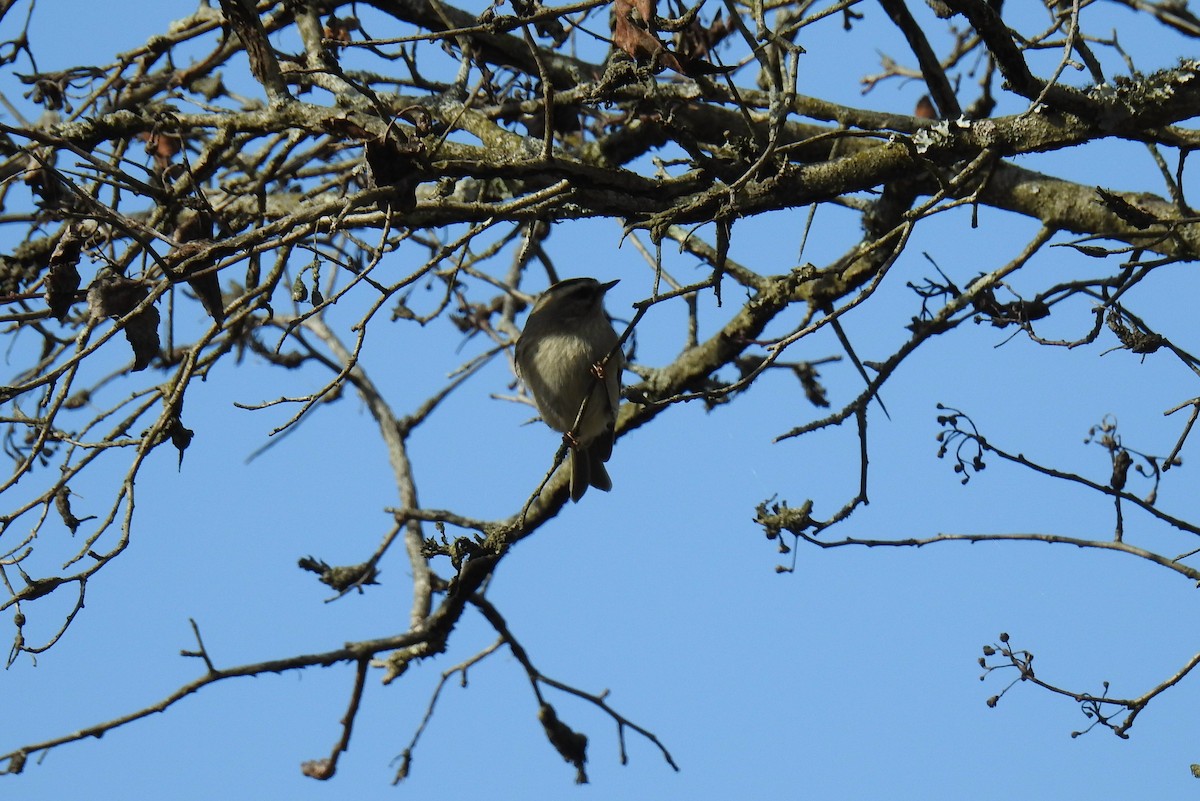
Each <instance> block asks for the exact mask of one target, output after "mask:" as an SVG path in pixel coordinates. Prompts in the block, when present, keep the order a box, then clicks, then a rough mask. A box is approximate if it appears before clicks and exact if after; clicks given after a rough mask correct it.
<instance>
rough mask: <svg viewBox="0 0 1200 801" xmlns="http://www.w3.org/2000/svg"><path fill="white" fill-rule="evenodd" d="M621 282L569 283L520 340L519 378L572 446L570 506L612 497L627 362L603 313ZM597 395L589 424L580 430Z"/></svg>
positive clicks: (553, 292)
mask: <svg viewBox="0 0 1200 801" xmlns="http://www.w3.org/2000/svg"><path fill="white" fill-rule="evenodd" d="M616 283H617V282H616V281H610V282H608V283H607V284H602V283H600V282H599V281H597V280H596V279H594V278H569V279H567V280H566V281H559V282H558V283H557V284H554V285H553V286H552V287H550V288H549V289H547V290H546V291H545V292H543V293H542V294H541V295H540V296H539V297H538V299H537V302H536V303H535V304H534V305H533V311H531V312H530V313H529V319H528V320H526V321H525V330H524V331H522V332H521V336H520V337H519V338H518V339H517V347H516V358H517V370H518V372H519V373H520V374H521V378H522V379H523V380H524V381H525V385H526V386H527V387H529V391H530V392H532V393H533V400H534V402H535V403H536V404H537V408H538V411H539V412H541V415H542V419H543V420H545V421H546V425H548V426H550V427H551V428H553V429H554V430H555V431H561V432H563V434H565V435H567V436H566V437H565V439H566V440H567V442H568V444H570V445H571V500H573V501H578V500H579V499H580V498H582V497H583V493H585V492H587V488H588V486H593V487H595V488H597V489H601V490H604V491H605V492H608V491H609V490H610V489H612V479H610V478H609V477H608V471H607V470H605V469H604V463H605V462H607V461H608V457H609V456H611V455H612V447H613V427H614V425H615V424H616V422H617V404H618V403H619V402H620V399H621V371H622V370H623V369H624V365H625V358H624V356H623V355H622V354H621V351H620V349H619V348H618V349H616V351H615V352H614V353H613V355H612V358H611V359H609V360H608V362H607V363H606V364H605V363H604V359H605V357H606V356H608V354H609V352H610V351H613V349H614V348H616V345H617V332H616V331H614V330H613V327H612V323H610V322H609V321H608V315H607V314H605V313H604V293H606V292H608V290H610V289H612V288H613V287H614V286H615V285H616ZM588 393H591V399H590V400H589V401H588V403H587V409H586V410H585V411H584V414H583V419H582V420H580V421H579V425H578V426H576V425H575V419H576V418H577V417H579V410H580V408H581V407H582V406H583V400H584V398H585V397H586V396H587V395H588Z"/></svg>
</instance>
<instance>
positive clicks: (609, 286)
mask: <svg viewBox="0 0 1200 801" xmlns="http://www.w3.org/2000/svg"><path fill="white" fill-rule="evenodd" d="M619 283H621V279H620V278H618V279H616V280H614V281H609V282H608V283H607V284H601V285H600V288H601V289H603V290H604V291H605V292H607V291H608V290H610V289H612V288H613V287H614V286H616V285H617V284H619Z"/></svg>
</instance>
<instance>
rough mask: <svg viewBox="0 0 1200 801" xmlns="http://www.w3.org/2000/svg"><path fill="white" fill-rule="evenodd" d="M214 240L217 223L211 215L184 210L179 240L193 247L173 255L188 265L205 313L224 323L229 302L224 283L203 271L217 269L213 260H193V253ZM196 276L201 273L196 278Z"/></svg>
mask: <svg viewBox="0 0 1200 801" xmlns="http://www.w3.org/2000/svg"><path fill="white" fill-rule="evenodd" d="M212 238H213V220H212V217H211V216H210V215H209V214H207V213H205V212H201V211H192V210H187V211H184V212H183V213H181V214H180V215H179V222H178V224H177V225H176V226H175V239H176V241H178V242H182V243H186V244H187V245H190V247H180V248H177V249H176V250H175V251H174V253H173V254H172V256H173V258H174V260H175V261H177V262H183V263H185V264H186V267H184V270H183V274H184V276H185V279H186V280H187V283H188V286H190V287H191V288H192V291H193V292H195V293H196V297H198V298H199V299H200V304H201V305H202V306H204V310H205V311H206V312H208V315H209V316H210V317H212V318H213V319H214V320H216V321H217V323H223V322H225V299H224V298H223V297H222V296H221V280H220V278H218V277H217V273H216V272H215V271H208V272H203V271H206V270H209V268H210V267H212V266H213V264H212V261H211V260H204V261H200V260H196V259H189V254H190V252H191V251H192V250H197V251H198V250H201V249H203V248H204V247H205V246H206V245H207V244H208V243H209V242H211V241H212ZM196 273H201V274H200V275H196Z"/></svg>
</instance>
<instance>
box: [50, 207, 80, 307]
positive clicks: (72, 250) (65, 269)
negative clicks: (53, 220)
mask: <svg viewBox="0 0 1200 801" xmlns="http://www.w3.org/2000/svg"><path fill="white" fill-rule="evenodd" d="M79 253H80V241H79V238H78V236H77V235H76V234H75V232H74V231H73V230H68V231H67V232H66V233H64V234H63V236H62V239H60V240H58V244H57V245H55V246H54V253H52V254H51V255H50V271H49V274H48V275H47V276H46V305H47V306H49V307H50V313H51V314H52V315H54V318H55V319H56V320H58V321H59V322H60V323H61V322H63V321H65V320H66V319H67V314H69V313H70V311H71V306H72V304H74V303H75V299H76V295H77V294H78V292H79V282H80V277H79V269H78V268H77V267H76V265H77V264H78V263H79Z"/></svg>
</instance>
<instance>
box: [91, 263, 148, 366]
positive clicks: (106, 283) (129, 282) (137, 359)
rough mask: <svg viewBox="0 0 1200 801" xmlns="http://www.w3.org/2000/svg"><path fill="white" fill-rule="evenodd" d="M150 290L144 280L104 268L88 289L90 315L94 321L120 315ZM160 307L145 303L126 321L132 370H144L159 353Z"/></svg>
mask: <svg viewBox="0 0 1200 801" xmlns="http://www.w3.org/2000/svg"><path fill="white" fill-rule="evenodd" d="M149 294H150V288H149V287H148V286H147V285H146V284H145V283H144V282H142V281H134V280H133V279H131V278H126V277H125V276H123V275H121V274H120V273H117V272H116V271H114V270H111V269H108V268H105V269H103V270H101V271H100V274H99V275H98V276H96V280H95V281H93V282H92V284H91V286H89V287H88V291H87V303H88V315H89V317H90V318H91V321H92V323H98V322H100V321H101V320H104V319H105V318H120V317H124V316H125V315H127V314H129V313H130V312H132V311H133V310H134V309H135V308H137V307H138V305H139V304H140V303H141V302H142V301H144V300H145V299H146V297H147V296H148V295H149ZM158 319H159V318H158V309H156V308H155V307H154V304H150V305H148V306H146V308H144V309H142V311H140V312H139V313H138V314H136V315H134V316H133V317H130V318H129V319H128V320H126V321H125V338H126V339H127V340H129V344H130V346H131V347H132V348H133V371H134V372H137V371H139V370H144V369H146V367H147V366H148V365H149V364H150V362H151V361H152V360H153V359H154V357H155V356H157V355H158V353H159V347H160V345H159V339H158Z"/></svg>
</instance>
